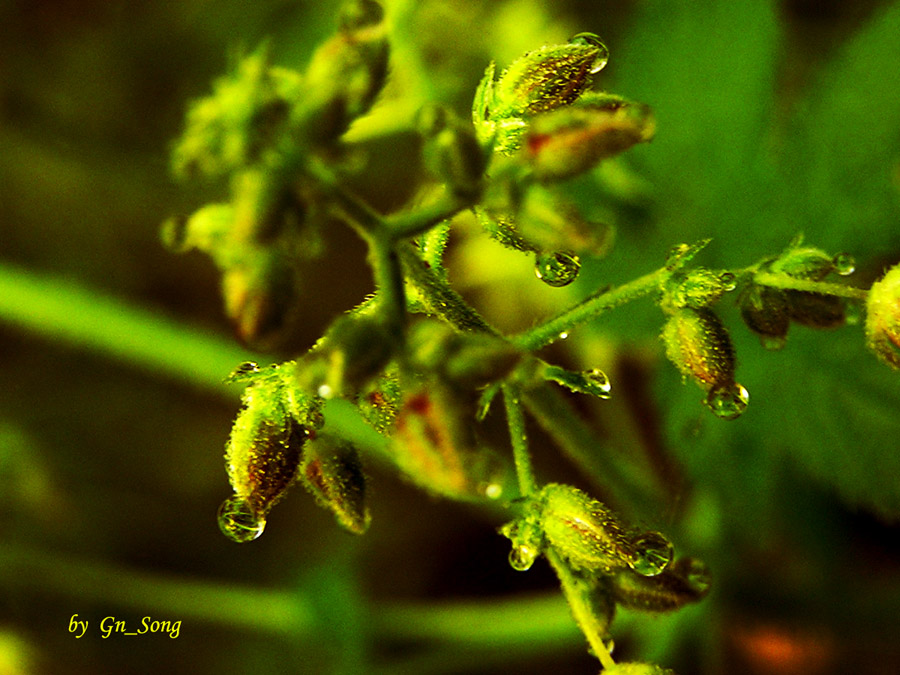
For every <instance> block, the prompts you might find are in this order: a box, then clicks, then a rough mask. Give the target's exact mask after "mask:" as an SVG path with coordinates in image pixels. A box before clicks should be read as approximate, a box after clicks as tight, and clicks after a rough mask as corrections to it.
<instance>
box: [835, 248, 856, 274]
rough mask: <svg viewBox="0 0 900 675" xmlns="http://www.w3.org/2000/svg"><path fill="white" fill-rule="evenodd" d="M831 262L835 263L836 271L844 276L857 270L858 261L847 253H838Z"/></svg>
mask: <svg viewBox="0 0 900 675" xmlns="http://www.w3.org/2000/svg"><path fill="white" fill-rule="evenodd" d="M831 262H832V264H833V265H834V271H835V272H837V273H838V274H840V275H841V276H842V277H846V276H847V275H849V274H853V273H854V272H855V271H856V261H855V260H854V259H853V256H852V255H849V254H847V253H838V254H837V255H836V256H834V259H833V260H832V261H831Z"/></svg>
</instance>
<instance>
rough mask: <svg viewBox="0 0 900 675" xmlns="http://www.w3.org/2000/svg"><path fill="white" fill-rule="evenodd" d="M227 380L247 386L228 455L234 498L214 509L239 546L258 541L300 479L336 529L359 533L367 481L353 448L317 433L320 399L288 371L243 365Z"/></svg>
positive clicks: (364, 513)
mask: <svg viewBox="0 0 900 675" xmlns="http://www.w3.org/2000/svg"><path fill="white" fill-rule="evenodd" d="M287 365H288V366H289V364H287ZM230 381H232V382H249V384H248V386H247V388H246V389H245V390H244V394H243V396H242V401H243V408H242V409H241V411H240V413H239V414H238V416H237V418H236V419H235V422H234V426H233V427H232V430H231V436H230V438H229V440H228V444H227V446H226V451H225V464H226V469H227V472H228V479H229V481H230V483H231V487H232V489H233V490H234V495H232V496H231V497H229V498H228V499H226V500H225V501H224V502H223V503H222V505H221V506H220V507H219V515H218V519H219V527H220V529H221V530H222V532H223V533H224V534H225V535H226V536H227V537H228V538H230V539H232V540H233V541H236V542H246V541H252V540H254V539H256V538H257V537H259V535H260V534H262V532H263V529H264V528H265V525H266V519H267V517H268V515H269V511H271V509H272V507H273V506H274V505H275V504H277V503H278V502H279V501H280V500H281V499H282V497H283V496H284V495H285V493H286V492H287V490H288V488H290V486H291V485H292V484H293V483H294V482H295V481H296V480H298V479H299V480H300V482H301V483H302V484H303V485H304V486H305V487H306V488H307V490H309V491H310V492H311V493H312V494H313V495H314V496H315V497H316V500H317V501H318V502H319V503H320V504H321V505H322V506H324V507H325V508H327V509H329V510H330V511H332V512H333V513H334V515H335V517H336V518H337V521H338V523H339V524H341V525H342V526H343V527H345V528H346V529H348V530H350V531H351V532H354V533H357V534H360V533H362V532H364V531H365V529H366V527H367V526H368V522H369V516H368V512H367V510H366V507H365V476H364V474H363V472H362V468H361V465H360V463H359V458H358V455H357V452H356V450H355V449H354V448H353V447H352V446H349V445H347V444H346V443H336V442H334V441H332V440H331V439H329V438H328V437H322V436H320V435H319V433H318V431H319V429H320V428H321V426H322V424H323V421H324V420H323V418H322V415H321V412H320V406H321V402H322V400H321V399H320V398H318V397H315V396H307V395H304V394H302V393H301V392H300V391H299V390H298V389H297V387H296V386H295V382H294V378H293V373H292V369H291V368H290V367H285V366H272V367H270V368H267V369H263V370H261V369H259V368H258V367H257V366H256V364H253V363H247V364H243V365H242V366H240V367H239V368H238V369H237V370H235V372H234V373H232V375H231V377H230Z"/></svg>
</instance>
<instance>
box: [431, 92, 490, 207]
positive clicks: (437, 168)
mask: <svg viewBox="0 0 900 675" xmlns="http://www.w3.org/2000/svg"><path fill="white" fill-rule="evenodd" d="M416 126H417V127H418V129H419V133H420V134H422V136H423V138H424V139H425V145H424V147H423V153H424V156H425V164H426V166H428V168H429V169H430V170H431V172H432V173H433V174H434V175H435V176H436V177H437V178H439V179H440V180H442V181H443V182H445V183H446V184H447V186H448V187H449V188H450V189H451V190H452V191H453V192H455V193H456V194H457V195H459V196H461V197H467V198H471V197H476V196H477V195H478V194H479V193H480V192H481V179H482V176H483V174H484V170H485V169H486V168H487V155H486V154H485V152H484V150H482V148H481V145H479V143H478V139H477V138H476V137H475V131H474V130H473V129H472V127H471V125H465V124H463V123H462V122H461V121H460V120H458V119H456V117H455V116H454V115H453V114H452V113H451V112H450V111H449V110H447V109H445V108H442V107H439V106H435V105H426V106H425V107H423V108H422V109H421V110H420V111H419V113H418V115H417V119H416Z"/></svg>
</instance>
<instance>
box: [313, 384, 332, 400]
mask: <svg viewBox="0 0 900 675" xmlns="http://www.w3.org/2000/svg"><path fill="white" fill-rule="evenodd" d="M316 393H317V394H318V395H319V396H321V397H322V398H331V397H332V396H334V391H333V390H332V388H331V386H329V385H327V384H322V385H319V388H318V389H317V390H316Z"/></svg>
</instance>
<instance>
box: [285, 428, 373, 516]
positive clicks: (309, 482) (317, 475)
mask: <svg viewBox="0 0 900 675" xmlns="http://www.w3.org/2000/svg"><path fill="white" fill-rule="evenodd" d="M300 482H301V483H302V484H303V486H304V487H305V488H306V489H307V490H308V491H309V492H310V493H312V495H313V496H314V497H315V498H316V501H317V502H318V504H319V505H320V506H322V507H323V508H326V509H328V510H329V511H331V512H332V513H334V516H335V518H336V519H337V522H338V523H339V524H340V525H341V527H343V528H345V529H347V530H349V531H350V532H352V533H353V534H363V533H364V532H365V531H366V530H367V529H368V527H369V521H370V520H371V516H370V514H369V510H368V509H367V508H366V503H365V501H366V477H365V475H364V474H363V472H362V465H361V464H360V461H359V453H358V452H357V451H356V448H354V447H353V446H352V445H348V444H346V443H340V442H338V441H337V440H335V439H332V438H330V437H325V436H317V437H315V438H313V439H312V440H310V441H309V442H308V443H307V444H306V448H305V449H304V453H303V463H302V465H301V467H300Z"/></svg>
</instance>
